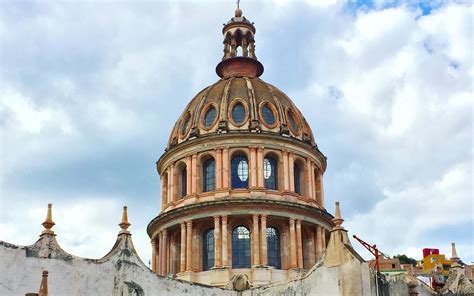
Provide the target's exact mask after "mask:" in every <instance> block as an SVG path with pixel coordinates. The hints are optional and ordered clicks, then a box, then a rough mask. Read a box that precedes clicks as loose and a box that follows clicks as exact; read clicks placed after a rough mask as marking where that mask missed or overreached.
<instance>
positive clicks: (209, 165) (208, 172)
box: [202, 158, 216, 192]
mask: <svg viewBox="0 0 474 296" xmlns="http://www.w3.org/2000/svg"><path fill="white" fill-rule="evenodd" d="M215 166H216V162H215V161H214V158H210V159H208V160H206V162H205V163H204V165H203V173H202V175H203V184H202V189H203V190H202V191H203V192H207V191H212V190H214V189H215V188H216V179H215Z"/></svg>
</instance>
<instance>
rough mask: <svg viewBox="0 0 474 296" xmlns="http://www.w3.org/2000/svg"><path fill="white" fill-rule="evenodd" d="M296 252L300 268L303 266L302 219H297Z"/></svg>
mask: <svg viewBox="0 0 474 296" xmlns="http://www.w3.org/2000/svg"><path fill="white" fill-rule="evenodd" d="M296 253H297V255H298V268H303V241H302V235H301V220H300V219H297V220H296Z"/></svg>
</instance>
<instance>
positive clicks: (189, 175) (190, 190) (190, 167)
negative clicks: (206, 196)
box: [185, 155, 193, 195]
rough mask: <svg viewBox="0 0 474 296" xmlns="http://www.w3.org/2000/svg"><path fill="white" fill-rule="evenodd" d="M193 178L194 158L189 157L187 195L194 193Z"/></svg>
mask: <svg viewBox="0 0 474 296" xmlns="http://www.w3.org/2000/svg"><path fill="white" fill-rule="evenodd" d="M192 176H193V172H192V156H191V155H188V156H187V157H186V194H185V195H190V194H191V193H192V192H193V188H192V184H191V179H192Z"/></svg>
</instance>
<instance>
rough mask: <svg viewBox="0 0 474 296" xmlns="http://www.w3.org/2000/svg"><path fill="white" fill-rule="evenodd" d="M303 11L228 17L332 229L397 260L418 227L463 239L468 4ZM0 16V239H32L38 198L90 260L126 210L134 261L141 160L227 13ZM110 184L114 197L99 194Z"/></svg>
mask: <svg viewBox="0 0 474 296" xmlns="http://www.w3.org/2000/svg"><path fill="white" fill-rule="evenodd" d="M309 2H310V3H302V2H298V3H296V2H291V1H277V4H276V5H274V3H267V2H265V3H258V4H257V3H255V5H252V6H248V5H245V7H243V10H244V15H246V16H249V18H250V19H251V20H252V21H255V22H256V26H257V30H258V34H257V36H256V38H257V55H258V56H259V58H260V60H261V61H262V62H263V64H264V65H265V67H266V73H265V74H264V77H263V78H264V79H266V77H273V78H274V79H277V80H278V81H279V83H275V84H276V85H277V86H279V87H281V88H282V89H283V90H285V91H286V92H287V93H288V95H290V97H292V98H293V99H294V100H295V103H296V104H297V105H298V106H299V107H300V109H301V110H302V111H303V113H304V115H305V116H306V118H307V119H308V121H309V122H310V124H311V125H312V127H313V131H314V132H315V136H316V140H317V142H318V144H319V146H320V148H321V149H322V151H323V152H324V153H326V154H327V155H328V157H329V162H328V171H327V173H326V176H325V189H326V199H327V203H328V204H327V208H328V210H330V211H332V210H333V208H332V204H331V203H332V201H334V200H340V201H341V203H342V209H343V214H344V215H345V218H346V220H347V223H346V224H345V225H346V227H347V228H348V230H349V231H350V232H352V233H357V234H362V235H361V236H363V237H364V238H366V239H367V240H370V241H374V242H380V243H381V244H382V245H389V246H390V247H388V248H389V251H390V252H394V253H402V252H404V251H405V252H407V253H409V254H413V255H412V256H415V257H416V254H417V252H418V251H419V250H420V248H422V247H424V246H425V245H424V241H423V240H424V239H426V237H424V235H425V233H426V232H427V231H431V232H433V231H434V232H436V230H437V229H441V228H442V227H443V226H445V225H448V224H449V225H453V227H456V226H457V227H460V228H466V227H468V226H469V225H471V227H472V216H473V213H474V209H473V208H472V200H471V199H472V169H471V165H472V107H473V104H472V103H473V102H472V80H473V73H474V71H473V64H472V53H471V51H472V50H471V48H472V44H473V42H472V22H471V20H472V18H473V15H472V14H473V11H472V7H469V8H467V7H466V6H465V5H458V4H455V3H446V4H444V5H442V6H440V7H439V8H437V9H435V10H433V11H432V13H431V14H430V15H426V16H421V15H420V11H418V10H413V9H411V8H409V7H407V6H403V5H402V6H398V7H392V8H388V9H383V8H381V7H379V8H378V9H377V10H370V9H364V10H363V11H356V12H354V13H352V12H350V11H349V12H348V11H347V8H346V7H345V6H344V4H343V2H336V1H325V2H321V1H316V2H317V3H316V2H315V1H309ZM3 6H4V7H5V8H6V9H4V10H2V12H1V13H2V17H1V18H0V30H1V40H2V42H1V49H2V55H1V56H0V58H1V60H0V65H1V67H0V68H1V71H2V72H1V74H2V76H1V81H0V82H1V85H2V102H1V103H0V108H1V109H0V113H1V114H2V119H1V121H0V123H1V129H2V130H1V132H2V135H1V141H2V143H1V149H2V156H1V162H2V169H1V178H2V188H1V190H0V194H1V203H2V206H1V210H0V215H1V220H2V222H1V223H0V233H2V237H1V238H0V239H5V240H8V241H10V242H13V243H20V244H30V243H32V240H34V238H35V237H36V235H37V234H39V232H40V231H41V226H40V225H39V224H40V223H41V222H42V219H44V210H45V205H46V203H47V202H48V201H49V199H54V200H55V213H56V215H57V221H56V222H57V223H58V225H57V226H56V227H55V228H56V231H57V232H58V239H59V241H60V242H61V244H62V245H63V247H64V248H65V249H66V251H68V252H71V253H73V254H77V255H81V256H87V257H100V256H102V255H104V254H105V253H106V252H107V251H108V249H109V248H110V247H111V246H112V244H113V242H114V240H115V235H116V232H117V230H118V227H117V226H116V224H117V223H118V221H117V219H118V218H120V206H121V204H122V203H124V202H123V201H127V202H125V203H128V204H129V206H130V211H131V223H132V224H133V226H132V233H133V234H134V236H133V238H134V241H135V244H136V247H137V249H138V250H139V253H140V255H141V256H142V258H143V259H144V261H147V258H149V241H148V238H147V235H146V233H145V228H146V224H147V223H148V222H149V220H150V219H152V218H153V215H155V214H157V212H158V210H159V201H158V198H159V197H158V194H159V184H158V178H157V177H156V175H155V172H154V168H153V162H154V161H155V160H156V159H157V158H158V157H159V155H160V154H161V153H162V151H163V149H164V145H165V142H166V140H167V138H168V133H169V131H170V130H171V127H172V125H173V123H174V121H175V120H176V119H177V117H178V116H179V114H180V113H181V110H182V108H184V106H185V105H186V104H187V102H188V101H189V100H190V99H191V98H192V96H193V95H194V94H195V93H197V92H198V91H199V90H200V89H202V88H204V87H205V86H206V85H208V84H210V83H212V82H213V81H215V80H217V77H216V76H215V74H214V67H215V64H216V63H217V62H218V61H219V60H220V58H221V53H222V51H221V50H222V48H221V44H222V43H221V42H222V40H221V36H220V29H221V25H222V22H225V21H227V19H228V18H230V17H231V16H232V14H233V9H234V5H232V4H228V3H206V4H202V3H191V4H190V3H171V4H167V3H158V4H157V3H143V2H141V3H138V4H135V3H134V4H126V3H122V4H116V3H113V4H112V3H109V4H107V3H102V4H93V3H83V4H71V3H69V4H65V3H62V4H61V3H60V4H58V3H53V2H51V3H41V4H37V5H33V6H30V7H29V9H25V7H22V6H16V5H14V4H13V3H12V4H5V5H3ZM254 6H255V7H254ZM26 37H27V38H26ZM20 56H21V59H20ZM300 69H303V70H300ZM290 70H291V71H290ZM293 70H294V71H293ZM268 82H270V83H274V81H268ZM280 84H281V85H280ZM330 93H332V95H331V94H330ZM334 94H337V96H334ZM4 115H6V116H4ZM114 157H117V158H114ZM137 157H142V158H144V159H146V161H145V164H144V165H143V167H140V168H137V167H133V165H134V164H136V160H135V158H137ZM147 165H148V167H147ZM140 166H141V163H140ZM76 170H77V171H76ZM143 171H146V173H143ZM71 172H75V173H74V174H73V173H71ZM45 176H47V177H45ZM48 176H49V177H48ZM135 176H139V177H136V179H133V178H134V177H135ZM37 179H38V180H41V182H40V184H35V186H33V185H31V183H35V180H37ZM66 181H67V182H66ZM110 184H112V186H111V185H110ZM117 184H119V185H122V186H127V187H130V189H129V190H128V191H126V192H125V193H123V195H115V194H116V192H115V191H114V192H113V193H112V192H109V191H111V190H115V189H116V187H117ZM68 186H70V187H68ZM65 187H67V188H65ZM123 188H125V187H120V190H123ZM104 192H108V193H104ZM71 196H72V197H71ZM117 196H120V198H117ZM135 198H136V200H135ZM32 200H35V202H32ZM81 200H82V201H81ZM469 203H470V205H471V206H470V207H469ZM348 204H349V205H351V206H350V207H349V208H347V207H346V206H345V205H348ZM426 204H428V205H426ZM435 204H437V205H439V206H435ZM420 207H421V208H420ZM7 208H8V209H15V210H13V211H11V212H7V211H6V210H5V209H7ZM28 209H30V210H31V211H30V210H28ZM135 211H136V212H135ZM143 211H146V215H144V214H143ZM134 212H135V213H136V214H134ZM420 212H421V213H420ZM66 213H69V214H66ZM137 213H139V214H137ZM406 214H409V215H411V216H409V217H410V219H406ZM133 215H135V216H133ZM19 217H21V218H19ZM133 217H135V218H133ZM380 217H383V221H382V222H381V223H378V226H373V225H374V224H375V221H376V220H377V221H379V220H378V219H380ZM32 225H37V226H36V228H35V229H33V230H32ZM389 234H390V235H389ZM446 236H449V233H443V237H446ZM451 241H460V243H459V247H458V251H459V250H462V251H463V253H464V254H466V255H465V256H466V257H467V258H471V259H470V260H471V261H472V260H473V258H474V254H473V253H472V250H470V249H469V248H468V246H469V238H465V237H464V238H449V239H448V238H442V239H439V240H438V241H436V243H439V244H440V245H447V246H449V243H450V242H451ZM97 242H99V243H97ZM434 242H435V241H433V243H434ZM471 242H472V239H471ZM99 244H100V247H97V246H98V245H99ZM431 247H441V246H431Z"/></svg>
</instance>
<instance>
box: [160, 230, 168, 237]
mask: <svg viewBox="0 0 474 296" xmlns="http://www.w3.org/2000/svg"><path fill="white" fill-rule="evenodd" d="M161 232H162V233H163V237H167V236H168V231H167V230H166V229H163V230H162V231H161Z"/></svg>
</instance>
